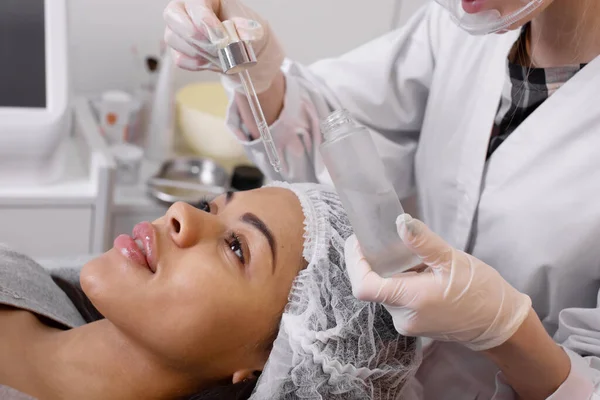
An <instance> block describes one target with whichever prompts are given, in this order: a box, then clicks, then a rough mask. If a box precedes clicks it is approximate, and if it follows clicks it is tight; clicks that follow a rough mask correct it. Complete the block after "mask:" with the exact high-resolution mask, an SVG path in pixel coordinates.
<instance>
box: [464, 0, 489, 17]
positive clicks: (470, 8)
mask: <svg viewBox="0 0 600 400" xmlns="http://www.w3.org/2000/svg"><path fill="white" fill-rule="evenodd" d="M486 1H487V0H462V7H463V10H465V12H466V13H468V14H476V13H478V12H480V11H482V10H483V5H484V4H485V2H486Z"/></svg>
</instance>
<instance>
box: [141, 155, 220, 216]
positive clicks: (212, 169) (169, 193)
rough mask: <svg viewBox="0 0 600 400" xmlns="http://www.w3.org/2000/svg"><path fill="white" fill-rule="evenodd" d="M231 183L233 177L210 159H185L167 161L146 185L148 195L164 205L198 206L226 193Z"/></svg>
mask: <svg viewBox="0 0 600 400" xmlns="http://www.w3.org/2000/svg"><path fill="white" fill-rule="evenodd" d="M230 182H231V177H230V175H229V174H228V173H227V171H226V170H225V169H224V168H223V167H222V166H220V165H219V164H217V163H216V162H214V161H212V160H210V159H207V158H198V157H181V158H174V159H171V160H167V161H165V162H164V163H163V164H162V166H161V168H160V169H159V171H158V172H157V174H156V175H154V176H153V177H152V178H150V179H148V181H147V182H146V185H147V188H148V193H149V194H150V195H151V196H152V197H154V198H155V199H157V200H159V201H161V202H163V203H168V204H172V203H174V202H176V201H183V202H186V203H190V204H198V203H200V202H201V201H203V200H211V199H213V198H214V197H217V196H219V195H220V194H223V193H225V192H226V191H227V190H229V187H230Z"/></svg>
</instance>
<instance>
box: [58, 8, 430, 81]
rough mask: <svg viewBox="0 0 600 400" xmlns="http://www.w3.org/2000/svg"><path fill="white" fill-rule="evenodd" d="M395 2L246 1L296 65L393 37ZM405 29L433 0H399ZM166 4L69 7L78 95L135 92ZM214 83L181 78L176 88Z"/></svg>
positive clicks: (197, 76)
mask: <svg viewBox="0 0 600 400" xmlns="http://www.w3.org/2000/svg"><path fill="white" fill-rule="evenodd" d="M396 1H397V0H372V1H364V0H246V4H248V5H250V6H251V7H253V8H254V9H255V10H257V11H259V12H260V13H261V15H263V16H264V17H265V18H267V19H268V20H269V21H270V22H271V24H272V25H273V28H274V29H275V31H276V32H277V34H278V36H279V38H280V40H281V41H282V42H283V44H284V47H285V49H286V52H287V54H288V55H289V56H290V57H292V58H293V59H296V60H299V61H302V62H305V63H309V62H312V61H315V60H317V59H319V58H322V57H327V56H333V55H337V54H340V53H343V52H345V51H347V50H350V49H352V48H353V47H355V46H357V45H359V44H362V43H364V42H366V41H368V40H370V39H372V38H374V37H377V36H378V35H380V34H382V33H384V32H387V31H389V30H390V27H391V25H392V23H393V21H392V19H393V15H392V14H393V11H394V8H395V7H394V5H395V2H396ZM401 1H402V2H401V3H400V4H401V5H402V7H401V10H400V18H399V19H398V23H403V22H404V21H406V19H407V18H409V16H410V15H411V14H412V13H413V12H414V11H415V10H416V9H417V8H418V7H419V6H420V5H422V4H424V3H425V2H426V1H428V0H401ZM167 3H168V0H102V1H98V0H69V20H70V22H69V35H70V38H71V70H72V71H71V73H72V77H73V84H74V89H75V91H76V92H77V93H91V92H99V91H102V90H106V89H116V88H120V89H131V88H132V87H133V83H132V82H133V79H134V74H135V69H134V61H133V56H132V53H131V48H132V46H134V45H135V46H137V48H138V49H139V51H140V52H141V53H142V54H143V55H146V54H156V53H157V52H158V50H159V43H160V40H161V39H162V33H163V28H164V24H163V20H162V11H163V9H164V7H165V5H166V4H167ZM373 4H376V6H374V5H373ZM210 79H215V75H213V74H209V73H189V72H185V71H178V73H177V85H178V86H181V85H183V84H185V83H187V82H193V81H196V80H210Z"/></svg>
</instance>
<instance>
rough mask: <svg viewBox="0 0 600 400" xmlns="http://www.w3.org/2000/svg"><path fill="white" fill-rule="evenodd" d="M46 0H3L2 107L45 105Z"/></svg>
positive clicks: (0, 5)
mask: <svg viewBox="0 0 600 400" xmlns="http://www.w3.org/2000/svg"><path fill="white" fill-rule="evenodd" d="M44 3H45V0H0V107H33V108H45V107H46V44H45V36H46V35H45V19H44Z"/></svg>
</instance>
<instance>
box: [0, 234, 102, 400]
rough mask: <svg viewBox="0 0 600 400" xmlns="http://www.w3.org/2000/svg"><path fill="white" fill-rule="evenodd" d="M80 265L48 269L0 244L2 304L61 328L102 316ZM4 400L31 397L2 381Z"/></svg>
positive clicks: (2, 399) (0, 294)
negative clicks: (86, 291)
mask: <svg viewBox="0 0 600 400" xmlns="http://www.w3.org/2000/svg"><path fill="white" fill-rule="evenodd" d="M80 270H81V266H78V267H74V268H73V267H72V268H57V269H52V270H45V269H44V268H42V267H41V266H40V265H39V264H38V263H36V262H35V261H33V260H32V259H31V258H29V257H27V256H24V255H23V254H20V253H17V252H15V251H12V250H11V249H9V248H8V247H6V246H4V245H2V244H0V304H2V305H7V306H12V307H16V308H20V309H23V310H29V311H31V312H33V313H35V314H37V315H39V316H41V317H44V318H46V319H48V320H49V321H50V322H51V323H52V324H53V325H56V326H57V327H59V328H62V329H69V328H75V327H78V326H81V325H84V324H86V323H88V322H92V321H96V320H98V319H101V318H103V317H102V315H101V314H100V313H99V312H98V310H96V308H95V307H94V306H93V305H92V303H91V302H90V301H89V300H88V298H87V297H86V296H85V294H84V293H83V291H82V290H81V286H80V284H79V272H80ZM0 399H1V400H32V397H30V396H28V395H26V394H23V393H21V392H18V391H16V390H14V389H11V388H9V387H7V386H3V385H2V384H0Z"/></svg>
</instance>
